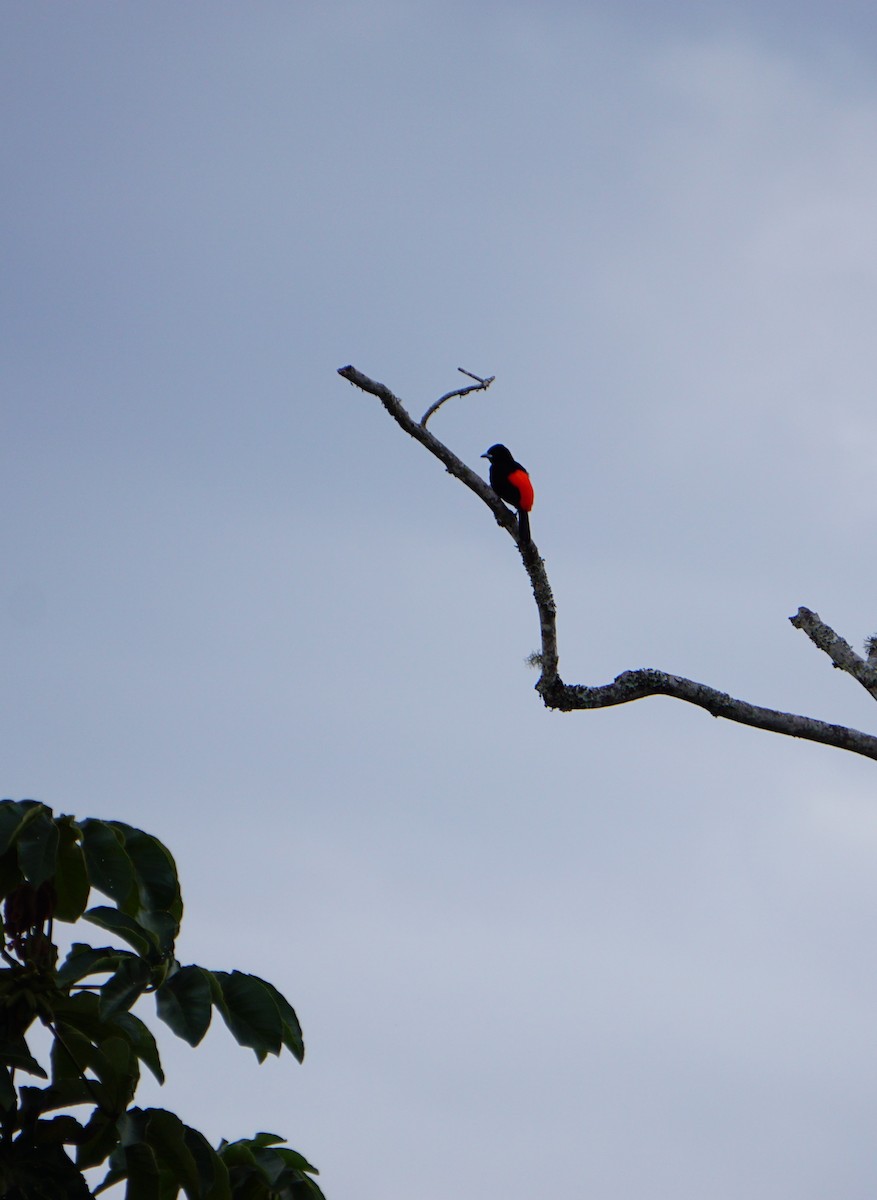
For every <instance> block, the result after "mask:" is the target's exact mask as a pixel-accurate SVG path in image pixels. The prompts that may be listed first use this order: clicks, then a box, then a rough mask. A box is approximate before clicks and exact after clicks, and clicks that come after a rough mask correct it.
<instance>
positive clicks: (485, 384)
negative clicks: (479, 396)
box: [420, 367, 496, 425]
mask: <svg viewBox="0 0 877 1200" xmlns="http://www.w3.org/2000/svg"><path fill="white" fill-rule="evenodd" d="M457 370H458V371H459V372H460V374H461V375H468V376H469V378H470V379H477V380H478V382H477V383H472V384H470V385H469V387H464V388H457V390H456V391H455V392H445V394H444V395H443V396H439V398H438V400H436V402H435V404H430V406H429V408H428V409H427V410H426V412H425V413H424V414H423V416H422V417H421V418H420V424H421V425H426V422H427V421H428V420H429V418H430V417H431V416H432V414H433V413H434V412H438V410H439V409H440V408H441V406H442V405H443V404H444V402H445V401H446V400H450V399H451V397H452V396H468V395H469V393H470V392H484V391H486V390H487V389H488V388H489V387H490V385H491V384H492V383H493V381H494V379H496V376H495V375H490V376H489V377H488V378H487V379H482V378H481V376H480V375H473V374H472V372H471V371H466V370H464V368H463V367H457Z"/></svg>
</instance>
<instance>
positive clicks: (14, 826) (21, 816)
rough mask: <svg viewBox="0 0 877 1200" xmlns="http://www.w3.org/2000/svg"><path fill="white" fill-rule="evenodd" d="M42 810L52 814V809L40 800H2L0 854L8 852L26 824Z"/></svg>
mask: <svg viewBox="0 0 877 1200" xmlns="http://www.w3.org/2000/svg"><path fill="white" fill-rule="evenodd" d="M41 812H45V813H47V814H48V815H49V816H51V814H52V810H51V809H50V808H46V806H45V805H44V804H40V802H39V801H38V800H2V801H0V855H3V854H5V853H6V851H7V850H8V849H9V848H10V846H12V844H13V843H14V842H15V840H16V839H17V838H18V836H19V834H20V833H21V831H22V829H23V828H24V826H25V825H27V824H28V823H29V822H31V821H33V820H35V819H36V817H37V816H39V815H40V813H41Z"/></svg>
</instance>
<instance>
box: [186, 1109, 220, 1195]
mask: <svg viewBox="0 0 877 1200" xmlns="http://www.w3.org/2000/svg"><path fill="white" fill-rule="evenodd" d="M183 1136H184V1137H185V1139H186V1145H187V1146H188V1148H189V1151H190V1152H191V1154H192V1157H193V1158H194V1159H195V1162H196V1163H197V1164H198V1172H199V1174H200V1176H201V1195H202V1196H203V1198H204V1200H232V1198H231V1186H230V1184H229V1179H228V1168H227V1167H226V1165H225V1163H224V1162H223V1161H222V1159H221V1158H220V1157H219V1155H218V1154H217V1152H216V1151H215V1150H214V1149H213V1147H212V1146H211V1145H210V1143H209V1142H208V1141H207V1138H206V1137H205V1136H204V1134H203V1133H199V1132H198V1130H197V1129H192V1128H190V1127H189V1126H188V1125H187V1126H185V1132H184V1135H183Z"/></svg>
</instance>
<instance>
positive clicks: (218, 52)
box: [0, 0, 877, 1200]
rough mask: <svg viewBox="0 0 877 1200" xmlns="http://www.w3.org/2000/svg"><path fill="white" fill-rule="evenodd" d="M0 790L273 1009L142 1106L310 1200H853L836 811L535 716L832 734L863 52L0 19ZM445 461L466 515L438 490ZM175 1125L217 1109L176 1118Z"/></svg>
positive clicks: (364, 25) (305, 22)
mask: <svg viewBox="0 0 877 1200" xmlns="http://www.w3.org/2000/svg"><path fill="white" fill-rule="evenodd" d="M2 24H3V37H2V39H0V55H2V60H3V62H2V65H3V70H2V71H0V89H2V92H3V108H4V112H5V114H6V119H5V120H4V122H3V124H2V128H0V142H2V146H3V154H4V162H5V164H6V170H5V171H4V177H5V183H4V187H3V189H2V193H0V211H2V217H3V228H4V231H5V237H4V267H3V272H2V281H0V289H2V305H3V307H2V313H3V319H2V333H0V336H2V339H3V375H4V386H3V395H4V399H3V403H2V422H3V424H2V430H3V436H2V440H0V456H2V481H3V488H4V493H5V498H4V507H5V511H6V514H7V520H6V521H5V522H4V523H3V530H2V552H3V562H4V564H5V570H4V571H3V574H2V579H0V620H2V622H3V631H4V636H3V644H4V655H3V674H4V683H5V686H4V689H3V710H4V711H3V720H2V726H0V727H2V729H3V735H2V745H3V764H4V773H3V774H4V778H3V790H4V793H5V794H7V795H10V796H17V797H23V796H34V797H37V798H39V799H41V800H44V801H45V802H46V803H48V804H51V805H52V806H53V807H54V808H55V809H56V810H58V811H66V812H74V813H76V814H77V815H79V816H88V815H94V816H103V817H108V818H118V819H122V820H126V821H129V822H131V823H133V824H136V825H139V826H142V827H143V828H145V829H148V830H149V831H150V832H152V833H154V834H156V835H157V836H159V837H161V838H163V839H164V840H165V841H166V842H167V843H168V845H169V846H170V847H171V849H172V850H173V851H174V853H175V855H176V857H177V860H178V865H179V868H180V873H181V877H182V883H183V890H184V897H185V900H186V904H187V914H186V921H185V924H184V932H183V942H182V946H181V956H182V957H183V959H184V961H198V962H202V963H203V964H204V965H206V966H210V967H215V968H230V967H233V966H236V967H239V968H241V969H245V970H250V971H254V972H256V973H257V974H260V975H263V976H265V977H266V978H269V979H271V980H272V981H274V982H275V983H277V985H278V986H280V987H281V988H282V989H283V990H284V991H285V993H286V994H287V995H288V996H289V997H290V999H291V1000H292V1002H293V1003H294V1005H295V1006H296V1008H297V1010H298V1012H299V1015H300V1017H301V1020H302V1024H303V1026H304V1032H305V1039H306V1044H307V1048H308V1053H307V1057H306V1060H305V1064H304V1066H302V1067H298V1066H297V1065H296V1064H294V1063H292V1062H291V1061H283V1062H279V1063H270V1064H268V1065H266V1066H265V1067H263V1068H257V1067H256V1066H255V1064H254V1063H253V1062H251V1060H250V1056H248V1055H247V1054H246V1053H245V1052H244V1051H242V1050H238V1049H237V1048H236V1047H235V1046H234V1045H233V1044H232V1043H231V1041H230V1039H229V1038H228V1037H227V1036H226V1035H225V1033H224V1031H223V1030H217V1031H216V1032H215V1034H214V1033H211V1034H210V1035H209V1038H208V1041H207V1043H206V1045H205V1046H204V1047H203V1049H201V1050H199V1051H197V1052H190V1051H189V1050H188V1049H187V1048H185V1047H177V1046H174V1045H173V1043H172V1042H171V1041H170V1040H169V1039H168V1040H166V1042H163V1047H164V1052H165V1057H166V1060H167V1062H166V1065H167V1066H168V1069H169V1075H170V1079H169V1082H168V1084H167V1085H166V1087H165V1088H164V1089H162V1090H161V1091H159V1090H158V1089H154V1091H155V1094H154V1095H153V1094H151V1093H148V1094H145V1095H144V1102H150V1103H161V1104H163V1105H165V1106H167V1107H170V1108H174V1109H176V1110H177V1111H179V1112H180V1114H181V1115H182V1116H183V1118H184V1119H186V1120H188V1121H189V1122H190V1123H192V1124H195V1125H197V1126H199V1127H201V1128H203V1129H204V1130H205V1132H207V1133H208V1134H209V1135H210V1136H211V1137H212V1138H214V1139H218V1138H219V1137H221V1136H226V1137H235V1136H241V1135H244V1134H247V1133H251V1132H254V1131H255V1130H257V1129H265V1128H267V1129H272V1130H276V1131H278V1132H281V1133H283V1134H285V1135H287V1136H288V1137H289V1139H290V1141H291V1142H292V1144H293V1145H295V1146H297V1147H298V1148H300V1149H302V1150H303V1151H304V1152H305V1153H306V1154H308V1156H309V1157H310V1158H311V1159H312V1160H313V1161H315V1162H316V1163H317V1164H318V1165H319V1166H320V1167H321V1169H322V1176H321V1181H322V1183H323V1186H324V1189H325V1191H326V1193H327V1195H328V1196H329V1197H331V1198H334V1200H338V1198H340V1197H342V1196H351V1195H355V1196H356V1197H357V1200H372V1198H375V1200H377V1198H378V1197H380V1198H381V1200H397V1198H398V1200H403V1198H405V1200H408V1198H409V1197H412V1196H416V1197H418V1200H433V1198H434V1197H435V1198H438V1197H439V1196H444V1195H446V1194H447V1191H448V1189H449V1187H453V1189H454V1191H455V1193H456V1194H457V1195H460V1196H461V1197H473V1198H474V1197H483V1196H492V1195H504V1196H508V1197H510V1198H512V1200H515V1198H516V1197H524V1196H531V1195H533V1193H534V1190H536V1191H538V1192H539V1193H540V1194H541V1193H543V1192H544V1193H545V1194H549V1193H550V1192H552V1191H554V1192H557V1193H559V1194H563V1195H572V1196H578V1195H581V1196H585V1195H587V1196H596V1197H601V1198H605V1200H634V1198H636V1200H639V1198H640V1197H642V1196H646V1195H647V1196H649V1197H650V1198H654V1200H660V1198H661V1197H668V1198H669V1197H673V1200H686V1198H688V1197H691V1198H692V1200H694V1198H695V1197H697V1198H698V1200H700V1198H702V1197H703V1196H704V1195H708V1196H710V1197H711V1200H737V1198H738V1197H739V1196H741V1195H746V1196H747V1197H749V1198H750V1200H768V1198H770V1200H774V1198H775V1197H776V1196H778V1195H779V1196H782V1195H794V1196H796V1197H803V1198H806V1197H814V1198H816V1197H819V1198H820V1200H821V1198H822V1197H824V1196H826V1195H834V1196H842V1197H844V1200H858V1198H859V1197H862V1198H863V1200H864V1198H865V1197H870V1196H872V1195H873V1192H874V1186H875V1176H877V1158H875V1152H874V1148H873V1123H874V1114H875V1107H877V1039H875V1035H874V1020H873V1013H874V1004H875V996H877V970H875V966H874V962H873V956H872V955H871V952H870V949H869V948H870V945H871V942H872V940H873V919H872V916H873V913H874V910H875V905H877V884H875V872H874V869H873V868H874V861H875V858H877V805H875V776H874V767H873V764H871V763H870V762H867V761H865V760H862V761H858V760H855V759H853V758H850V757H848V756H844V755H843V754H841V753H840V752H838V751H833V750H830V749H826V748H821V747H817V746H809V745H803V744H797V743H794V742H792V741H789V740H783V739H780V738H777V737H771V736H770V735H767V734H764V733H760V732H757V731H754V730H746V729H742V728H737V727H732V726H729V725H725V724H720V723H719V722H716V721H713V720H712V719H711V718H709V717H707V716H706V715H705V714H704V713H702V712H699V711H694V710H689V709H687V708H685V707H683V706H682V705H679V704H676V703H674V702H671V701H669V700H661V699H655V700H650V701H646V702H643V703H640V704H637V705H633V706H628V707H626V708H622V709H616V710H612V711H607V712H602V713H593V714H576V715H567V716H562V715H559V714H551V713H547V712H545V711H544V709H543V708H542V707H541V706H540V704H539V702H538V699H537V698H536V696H535V695H534V693H533V690H532V689H533V684H534V683H535V676H534V675H533V674H532V673H531V672H529V671H528V669H527V668H526V666H525V665H524V659H525V657H526V656H527V654H529V653H530V652H531V651H532V650H533V649H535V648H536V646H537V641H538V623H537V621H536V614H535V611H534V609H533V606H532V601H531V599H530V596H529V589H528V585H527V582H526V579H525V577H524V575H523V573H522V571H521V569H520V565H519V562H518V560H517V556H516V553H515V551H514V547H513V545H512V544H511V542H509V541H508V539H507V538H505V536H504V535H503V534H502V533H501V531H499V530H498V529H497V527H496V526H495V523H494V522H493V520H492V518H491V517H490V515H489V514H488V513H487V512H486V511H483V510H482V506H480V505H479V504H478V503H477V500H476V499H475V498H474V497H472V496H471V495H470V494H469V493H468V492H466V491H465V489H463V488H461V487H460V486H459V484H457V483H456V482H455V481H453V480H452V479H451V478H449V477H448V476H447V475H446V474H445V473H444V472H443V471H442V469H441V467H440V466H439V464H437V463H436V462H435V461H434V460H432V459H430V458H429V457H428V456H426V455H425V454H424V452H423V451H422V450H421V449H420V448H419V447H418V446H416V445H415V444H414V443H413V442H411V441H410V439H407V438H406V437H404V435H403V434H401V432H399V431H398V430H397V429H396V428H395V427H394V426H393V425H392V424H391V423H390V422H389V420H388V419H387V417H386V414H385V413H384V412H383V411H382V409H381V408H380V406H379V405H378V403H377V402H376V401H375V400H374V399H373V398H370V397H367V396H365V395H363V394H361V393H359V392H356V391H355V390H354V389H352V388H350V386H349V385H348V384H347V383H345V382H344V381H342V380H340V379H339V378H338V376H337V375H336V369H337V368H338V367H339V366H342V365H344V364H346V363H353V364H355V365H356V366H357V367H359V368H360V369H361V370H363V371H365V372H366V373H367V374H370V375H372V376H374V377H376V378H378V379H380V380H382V381H383V382H385V383H387V384H388V385H389V386H391V387H392V388H393V389H394V390H395V391H396V392H397V393H398V394H399V395H400V396H401V397H402V398H403V400H405V401H406V402H407V403H409V404H410V407H411V409H412V411H413V412H414V413H415V414H417V415H419V414H420V413H422V412H423V411H424V410H425V408H426V407H427V406H428V404H429V403H430V402H431V401H432V400H434V399H435V398H436V397H437V396H438V395H440V394H441V393H443V392H445V391H447V390H448V389H450V388H452V387H455V386H458V384H459V381H460V377H459V376H458V375H457V374H456V368H457V366H463V367H466V368H467V369H469V370H472V371H475V372H478V373H481V374H485V375H486V374H495V375H496V377H497V378H496V383H495V384H494V385H493V387H492V388H491V390H490V391H489V392H488V393H486V394H484V395H475V396H472V397H469V398H466V399H463V400H458V401H453V402H451V403H449V404H448V405H446V406H445V407H444V408H443V409H442V410H441V412H440V413H439V414H438V415H437V416H436V417H435V418H434V419H433V422H432V425H431V428H432V429H433V431H434V432H435V433H436V435H437V436H439V437H440V438H442V439H443V440H444V441H446V443H447V444H448V445H450V446H451V448H452V449H454V450H455V452H456V453H458V454H459V455H460V456H461V457H463V458H464V459H465V460H466V461H468V462H470V463H471V464H473V465H477V464H479V462H480V460H479V455H480V454H481V453H482V451H483V450H484V449H486V448H487V446H488V445H490V444H492V443H493V442H495V441H504V442H506V443H507V444H508V445H510V446H511V448H512V449H513V451H514V453H515V454H516V456H517V457H518V458H520V459H521V460H522V461H523V462H525V463H526V464H527V466H528V467H529V469H530V471H531V474H532V476H533V479H534V483H535V486H536V507H535V509H534V512H533V518H532V526H533V535H534V538H535V540H536V542H537V544H538V546H539V548H540V551H541V553H542V554H543V555H544V556H545V559H546V562H547V566H548V570H549V574H550V576H551V579H552V582H553V585H554V588H555V594H556V598H557V601H558V605H559V614H560V615H559V629H560V651H561V671H562V673H563V675H564V678H565V679H567V680H568V681H570V682H585V683H601V682H606V681H608V680H609V679H611V678H612V677H613V676H614V675H616V674H617V673H619V672H620V671H622V670H624V669H626V668H630V667H638V666H655V667H660V668H663V669H665V670H668V671H674V672H676V673H678V674H683V675H688V676H690V677H693V678H696V679H700V680H702V681H704V682H706V683H709V684H711V685H713V686H715V687H719V688H721V689H724V690H727V691H730V692H732V693H733V694H736V695H740V696H743V697H745V698H747V699H750V700H752V701H753V702H755V703H761V704H766V705H771V706H777V707H781V708H786V709H789V710H792V711H797V712H804V713H807V714H808V715H812V716H817V717H822V718H824V719H827V720H831V721H836V722H843V723H849V724H852V725H855V726H856V727H859V728H864V729H872V728H873V721H874V715H873V713H872V711H871V701H870V699H869V697H868V696H867V694H866V693H865V692H864V691H862V689H859V688H857V687H856V685H855V684H854V683H853V682H852V681H851V680H850V679H849V678H848V677H846V676H843V675H841V673H840V672H836V671H832V670H831V668H830V664H829V663H828V660H827V659H825V658H824V656H821V655H819V653H818V652H817V651H816V650H815V649H814V648H813V647H812V646H811V645H810V643H809V642H808V641H807V640H806V638H804V636H803V635H802V634H800V633H797V632H796V631H795V630H793V629H792V628H791V626H790V625H789V624H788V621H787V617H788V616H789V615H791V614H792V613H794V612H795V611H796V609H797V607H798V605H800V604H805V605H808V606H809V607H812V608H814V609H816V610H817V611H819V612H820V614H821V615H822V616H823V617H824V618H825V620H827V621H828V622H829V623H830V624H832V625H833V626H834V627H835V628H836V629H837V630H838V631H839V632H841V633H842V634H843V635H844V636H846V637H847V638H848V639H849V640H850V641H851V642H853V643H854V644H855V645H857V646H861V643H862V641H863V639H864V638H865V637H866V636H867V635H869V634H871V633H873V632H875V629H877V606H875V603H874V596H875V591H877V567H875V560H874V555H873V553H872V545H873V531H874V528H875V522H877V499H875V489H874V486H873V473H874V450H873V447H874V445H875V438H877V417H875V409H874V404H873V381H874V378H875V350H874V337H873V325H874V312H875V302H877V236H875V220H874V213H875V211H877V159H875V156H874V145H875V135H877V85H875V78H877V75H875V70H874V67H875V56H877V46H875V36H874V28H873V21H872V18H871V15H870V12H869V10H868V9H866V7H865V5H863V4H852V3H849V4H848V3H838V4H835V5H832V6H831V8H830V9H829V8H828V7H827V6H824V5H818V4H803V5H801V4H796V5H791V4H786V3H771V2H768V3H763V4H754V3H753V4H740V5H734V6H731V5H721V4H706V5H704V4H698V5H694V4H679V5H672V6H660V7H659V6H655V5H646V4H642V3H629V4H628V3H623V2H622V3H616V4H613V5H608V4H593V5H590V4H583V5H571V4H562V3H545V4H541V5H539V6H536V5H524V4H500V3H496V4H474V5H469V6H465V7H464V6H462V5H454V4H441V5H439V4H436V3H432V2H431V0H423V2H422V3H407V4H403V3H386V4H384V3H380V2H376V3H369V4H365V3H361V2H358V0H351V2H349V3H339V4H323V5H316V4H307V3H302V4H298V3H296V4H276V3H275V4H272V3H265V4H252V5H246V6H243V5H230V4H224V3H218V4H212V5H209V6H208V5H197V4H196V5H186V6H178V5H172V4H164V3H153V4H150V5H149V6H148V7H143V6H139V5H135V4H130V3H119V4H114V5H103V4H93V5H66V4H58V3H51V4H44V3H39V2H33V3H29V4H27V5H5V6H3V11H2ZM482 465H483V464H482ZM217 1079H221V1080H222V1081H223V1084H224V1086H222V1087H218V1086H217Z"/></svg>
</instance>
